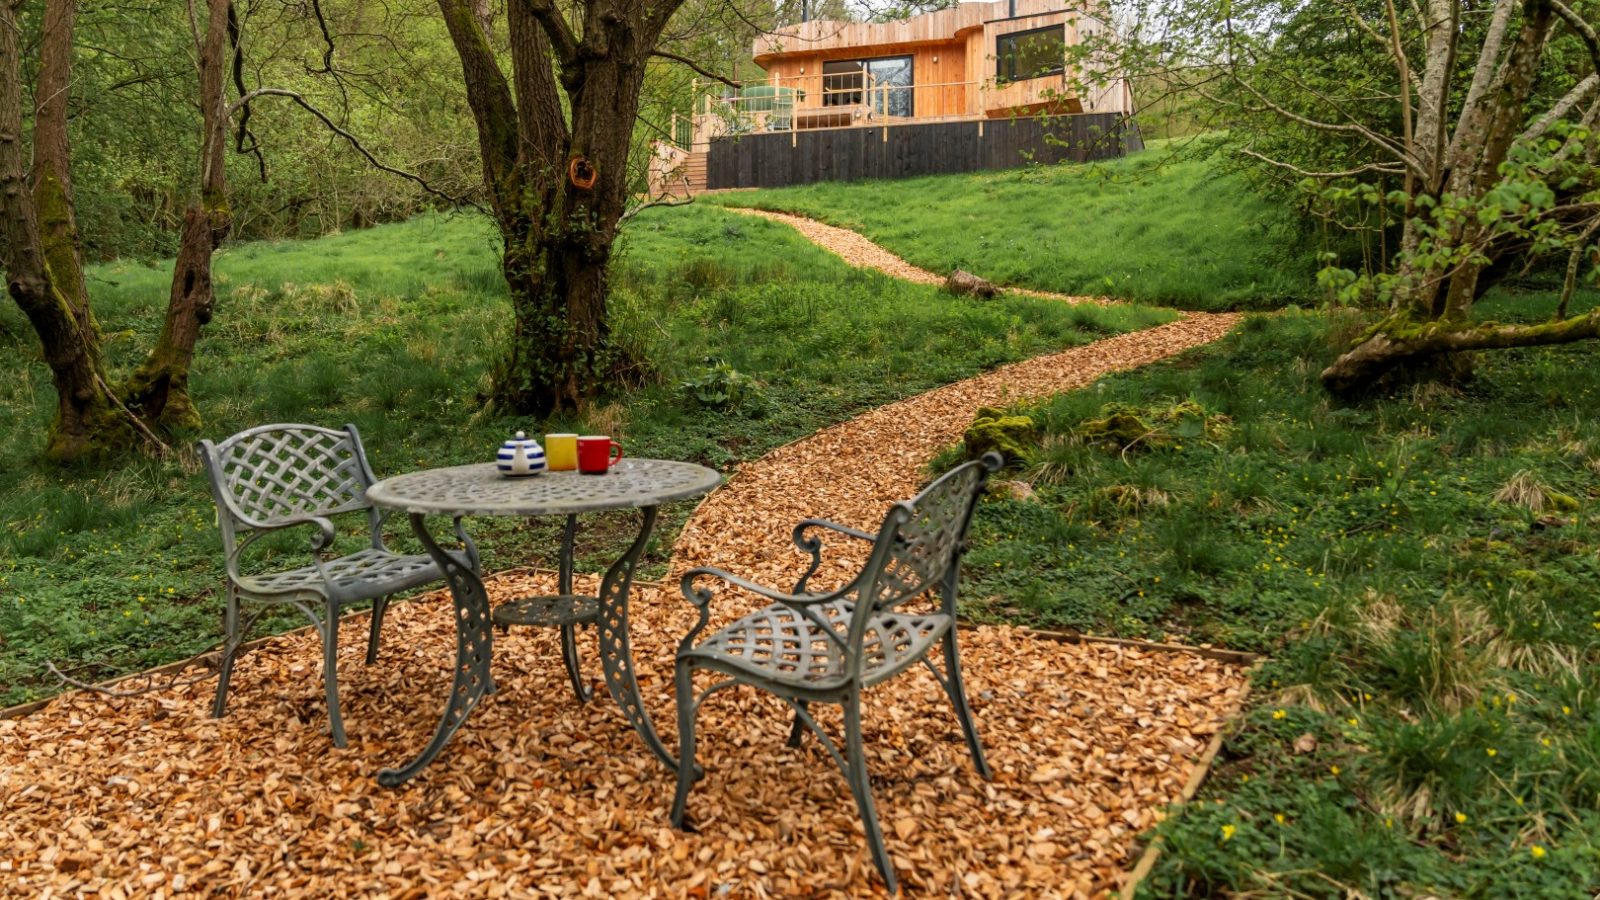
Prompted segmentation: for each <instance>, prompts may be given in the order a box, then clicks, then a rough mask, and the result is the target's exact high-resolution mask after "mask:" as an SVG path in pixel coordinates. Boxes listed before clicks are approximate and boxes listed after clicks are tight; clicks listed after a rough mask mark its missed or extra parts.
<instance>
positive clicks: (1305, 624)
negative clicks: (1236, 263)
mask: <svg viewBox="0 0 1600 900" xmlns="http://www.w3.org/2000/svg"><path fill="white" fill-rule="evenodd" d="M1580 299H1581V302H1580V304H1579V305H1580V306H1582V307H1583V308H1589V307H1592V306H1593V305H1594V304H1595V303H1597V302H1600V295H1595V294H1586V295H1583V296H1582V297H1581V298H1580ZM1554 302H1555V298H1554V297H1551V296H1549V295H1548V294H1546V295H1543V296H1512V295H1506V294H1500V295H1494V296H1491V297H1490V298H1489V299H1488V300H1486V301H1485V303H1484V304H1483V307H1484V308H1483V309H1482V312H1483V313H1484V314H1485V315H1496V316H1506V315H1508V313H1509V314H1511V315H1512V316H1513V317H1514V316H1537V315H1539V314H1541V311H1542V310H1544V309H1548V307H1549V306H1550V305H1552V304H1553V303H1554ZM1357 327H1359V323H1357V322H1353V321H1346V320H1345V317H1340V316H1337V315H1336V316H1334V317H1332V318H1331V319H1329V318H1327V317H1325V316H1324V315H1322V314H1307V313H1284V314H1280V315H1278V316H1274V317H1270V318H1269V317H1252V318H1249V319H1247V320H1246V321H1245V322H1244V323H1243V325H1242V326H1241V327H1240V328H1239V329H1238V330H1237V331H1236V332H1235V333H1234V334H1233V335H1231V336H1230V337H1228V338H1226V339H1224V340H1223V341H1222V342H1220V343H1219V344H1217V345H1214V346H1212V347H1210V348H1206V349H1203V350H1201V351H1197V352H1195V353H1192V354H1188V355H1186V356H1184V357H1181V358H1179V359H1177V360H1174V361H1172V362H1169V363H1166V364H1162V365H1158V366H1152V367H1147V368H1145V369H1141V370H1139V371H1137V372H1133V373H1127V374H1122V375H1116V376H1111V377H1107V378H1104V379H1102V380H1101V381H1100V382H1098V383H1097V384H1095V385H1094V386H1092V387H1090V388H1087V389H1084V390H1081V391H1075V392H1071V393H1068V394H1063V395H1061V396H1059V397H1057V398H1055V399H1053V400H1051V401H1049V402H1046V403H1043V404H1040V405H1038V406H1037V407H1035V408H1034V409H1033V410H1032V411H1033V418H1034V421H1035V422H1036V423H1038V425H1039V427H1040V435H1039V438H1038V442H1037V444H1036V447H1035V453H1036V462H1035V465H1034V468H1033V470H1032V471H1031V472H1030V473H1029V474H1028V476H1027V477H1028V478H1030V479H1032V481H1033V486H1034V489H1035V490H1034V493H1033V496H1032V497H1031V498H1030V499H1029V500H1027V501H1026V502H1022V501H1018V500H1013V499H997V500H991V501H990V502H986V503H985V504H983V505H982V506H981V507H980V508H979V511H978V514H977V517H976V519H975V521H974V530H973V547H972V550H971V551H970V553H969V555H968V557H967V558H968V561H969V568H968V570H967V573H966V576H965V583H964V586H963V604H964V612H965V613H966V614H968V615H970V616H973V617H975V618H979V619H1006V620H1012V621H1022V622H1028V623H1034V624H1038V625H1044V626H1051V627H1068V628H1072V629H1077V630H1082V631H1087V632H1093V633H1102V634H1114V635H1122V636H1129V637H1145V638H1155V639H1173V640H1181V641H1183V642H1186V643H1191V644H1192V643H1211V644H1220V645H1224V646H1229V647H1235V648H1240V649H1248V650H1254V651H1258V652H1262V653H1265V654H1268V656H1269V657H1270V659H1269V661H1268V662H1267V663H1266V664H1265V665H1264V667H1263V668H1262V669H1261V670H1260V672H1259V673H1258V675H1257V680H1256V685H1255V687H1256V690H1255V692H1254V694H1253V700H1252V703H1251V705H1250V707H1249V709H1248V710H1247V712H1246V715H1245V719H1244V722H1243V723H1242V724H1241V725H1240V726H1238V727H1237V729H1236V730H1235V731H1234V732H1233V733H1232V734H1231V735H1230V736H1229V738H1228V741H1227V743H1226V744H1225V745H1224V752H1223V753H1222V755H1221V756H1220V757H1219V762H1218V764H1217V767H1216V768H1215V769H1214V770H1213V772H1212V774H1211V776H1210V778H1209V780H1208V781H1207V784H1206V786H1205V787H1204V788H1203V790H1202V792H1201V794H1200V796H1199V798H1198V799H1197V800H1196V801H1195V802H1194V803H1192V804H1190V805H1189V806H1187V807H1186V808H1185V809H1184V810H1183V811H1181V812H1180V813H1179V814H1177V815H1176V816H1174V817H1173V818H1171V819H1169V820H1168V821H1167V822H1165V823H1164V824H1163V825H1162V826H1161V831H1162V833H1163V834H1164V835H1165V837H1166V850H1165V853H1164V855H1163V857H1162V863H1161V865H1160V866H1159V867H1158V869H1157V872H1156V876H1155V878H1154V880H1153V881H1152V882H1151V883H1150V884H1149V885H1148V886H1147V891H1146V893H1147V895H1149V896H1172V895H1178V894H1182V895H1188V894H1213V893H1214V894H1228V895H1237V894H1245V893H1258V894H1262V895H1269V896H1288V895H1310V896H1338V895H1345V894H1352V893H1360V894H1363V895H1366V896H1450V897H1460V896H1481V897H1503V896H1505V897H1509V896H1540V897H1544V896H1549V897H1579V896H1587V894H1586V893H1585V892H1586V891H1587V892H1588V893H1592V892H1593V891H1594V890H1595V888H1596V887H1600V883H1597V881H1596V877H1597V876H1596V873H1600V840H1597V838H1596V835H1597V834H1600V831H1596V827H1597V826H1600V795H1597V793H1596V788H1597V786H1600V785H1597V782H1596V779H1595V777H1594V775H1593V771H1594V770H1593V768H1592V767H1593V765H1594V762H1595V759H1596V757H1597V750H1596V743H1595V741H1596V736H1597V735H1600V704H1597V702H1596V697H1600V665H1597V663H1600V604H1597V603H1596V602H1595V599H1594V591H1593V583H1594V579H1595V578H1596V577H1597V575H1600V557H1597V556H1596V553H1595V546H1596V543H1597V542H1600V510H1597V508H1596V507H1595V502H1596V499H1597V498H1600V425H1597V424H1596V422H1595V421H1594V417H1593V416H1592V415H1591V411H1592V410H1593V408H1594V404H1595V403H1596V401H1597V397H1596V393H1595V391H1596V389H1595V388H1594V386H1593V385H1592V384H1591V383H1590V382H1591V380H1592V379H1590V377H1589V375H1588V373H1589V372H1591V371H1592V370H1593V367H1594V366H1595V364H1596V362H1597V361H1600V348H1596V347H1593V346H1588V345H1581V346H1572V347H1567V348H1562V349H1559V350H1512V351H1507V352H1505V353H1503V354H1497V355H1495V356H1494V357H1493V358H1489V359H1485V360H1483V361H1482V362H1481V363H1480V372H1479V379H1478V380H1477V381H1476V382H1474V383H1473V384H1472V385H1471V386H1469V387H1467V388H1465V389H1461V390H1449V389H1444V388H1440V387H1437V386H1432V387H1423V388H1417V389H1416V390H1415V391H1413V392H1411V393H1410V394H1407V395H1404V396H1399V397H1394V398H1390V399H1386V400H1382V401H1379V402H1374V403H1372V404H1371V405H1366V406H1354V407H1350V406H1339V405H1336V404H1335V403H1333V402H1332V401H1330V399H1329V398H1328V397H1327V395H1326V394H1325V393H1323V392H1322V391H1321V389H1320V387H1319V385H1318V382H1317V373H1318V372H1319V371H1320V369H1321V368H1322V366H1323V365H1324V364H1325V362H1326V361H1327V360H1329V359H1331V358H1332V356H1333V355H1334V354H1335V353H1336V352H1337V349H1338V347H1339V346H1342V345H1343V343H1344V338H1343V335H1346V334H1348V333H1349V331H1350V330H1351V329H1352V328H1357ZM1189 403H1193V404H1196V405H1197V408H1199V409H1203V410H1205V411H1206V413H1207V415H1208V416H1218V417H1222V416H1225V417H1226V420H1227V421H1228V422H1229V423H1231V424H1230V425H1229V427H1227V428H1226V429H1223V430H1220V431H1218V432H1216V433H1214V434H1213V435H1212V436H1211V437H1210V438H1209V439H1206V440H1196V439H1185V440H1182V441H1181V442H1179V443H1177V444H1173V445H1172V446H1171V447H1170V449H1169V450H1168V451H1166V452H1159V453H1133V452H1129V453H1122V452H1109V453H1108V452H1106V451H1105V450H1101V449H1098V448H1096V447H1094V446H1091V445H1086V444H1085V443H1084V442H1083V441H1082V440H1081V439H1080V437H1079V431H1080V430H1081V429H1082V427H1083V426H1084V424H1085V423H1087V422H1092V421H1094V420H1096V419H1102V418H1105V416H1104V410H1106V409H1107V408H1115V409H1124V410H1134V411H1138V412H1139V415H1140V418H1142V419H1143V418H1147V417H1148V418H1155V415H1154V414H1153V413H1152V412H1151V411H1158V410H1163V409H1169V408H1181V407H1184V406H1185V405H1186V404H1189ZM1191 421H1193V419H1192V418H1191ZM1179 444H1181V446H1182V449H1181V450H1179V449H1178V446H1179ZM1508 486H1511V488H1512V490H1511V491H1510V492H1509V494H1508V493H1507V488H1508ZM1530 486H1541V490H1544V489H1547V490H1550V491H1554V492H1557V493H1560V494H1562V495H1565V496H1567V497H1569V498H1572V499H1574V500H1575V502H1576V504H1577V508H1576V509H1563V508H1561V507H1560V506H1559V505H1551V504H1546V505H1544V506H1543V507H1542V508H1541V512H1539V513H1535V512H1533V510H1532V509H1530V508H1529V507H1528V506H1527V505H1526V503H1525V501H1526V500H1527V499H1528V498H1529V497H1530V495H1531V488H1530Z"/></svg>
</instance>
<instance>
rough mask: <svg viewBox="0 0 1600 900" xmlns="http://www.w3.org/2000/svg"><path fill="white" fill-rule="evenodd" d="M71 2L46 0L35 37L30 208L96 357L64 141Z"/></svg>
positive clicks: (54, 275)
mask: <svg viewBox="0 0 1600 900" xmlns="http://www.w3.org/2000/svg"><path fill="white" fill-rule="evenodd" d="M76 25H77V3H76V2H75V0H49V2H47V3H46V4H45V6H44V27H43V30H42V31H41V32H40V35H39V83H38V88H37V90H36V91H35V92H34V94H35V96H36V97H37V98H38V99H37V103H38V107H37V109H36V111H35V114H34V128H33V173H32V185H31V186H32V188H33V204H34V210H35V212H36V213H37V215H38V217H39V241H40V245H41V247H42V249H43V250H44V264H45V271H46V273H47V274H48V275H49V278H50V283H51V284H52V285H53V286H54V288H55V290H57V291H59V292H60V293H61V296H62V298H63V299H64V300H66V302H67V305H68V306H70V307H71V308H72V314H73V318H75V319H76V320H77V322H78V328H79V329H80V330H81V331H82V332H83V333H84V334H85V335H89V336H91V338H92V340H93V342H94V344H95V355H98V349H99V347H98V345H99V338H100V330H99V325H98V324H97V323H96V322H95V320H94V314H93V312H91V311H90V308H89V292H88V289H87V287H86V286H85V284H84V277H83V237H82V235H81V234H79V232H78V220H77V213H76V205H75V202H74V200H73V194H72V166H71V160H72V150H71V144H70V142H69V141H68V138H67V113H68V109H67V101H68V99H69V97H70V95H71V89H72V38H73V30H74V28H75V27H76Z"/></svg>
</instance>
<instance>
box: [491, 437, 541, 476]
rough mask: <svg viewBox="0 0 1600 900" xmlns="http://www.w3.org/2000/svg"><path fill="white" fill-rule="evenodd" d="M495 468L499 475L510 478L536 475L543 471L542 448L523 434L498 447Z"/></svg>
mask: <svg viewBox="0 0 1600 900" xmlns="http://www.w3.org/2000/svg"><path fill="white" fill-rule="evenodd" d="M495 467H496V468H497V469H499V470H500V474H501V475H505V476H507V477H511V478H517V477H521V476H523V475H537V474H539V473H540V472H543V471H544V469H545V463H544V448H543V447H541V446H539V442H538V441H536V440H534V439H533V438H530V437H528V436H527V435H526V434H524V433H523V432H520V431H519V432H517V436H516V437H514V438H512V439H511V440H509V441H506V442H505V443H504V444H501V445H500V452H499V453H498V454H497V455H496V457H495Z"/></svg>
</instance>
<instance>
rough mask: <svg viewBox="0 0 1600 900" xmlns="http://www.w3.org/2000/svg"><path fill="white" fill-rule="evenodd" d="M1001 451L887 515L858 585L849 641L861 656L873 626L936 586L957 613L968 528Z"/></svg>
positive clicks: (961, 469) (953, 473) (951, 475)
mask: <svg viewBox="0 0 1600 900" xmlns="http://www.w3.org/2000/svg"><path fill="white" fill-rule="evenodd" d="M1001 462H1002V460H1001V457H1000V454H998V453H986V454H984V456H983V458H982V459H979V460H975V461H973V462H968V463H963V464H962V465H959V466H957V467H956V468H954V469H951V470H950V471H949V472H946V473H945V474H944V475H942V476H940V477H939V478H938V480H936V481H934V482H933V483H932V484H930V485H928V486H927V487H926V488H924V489H923V490H922V492H921V493H919V494H917V495H916V496H915V497H913V498H911V499H910V500H906V501H904V502H901V503H896V504H895V505H894V506H893V507H891V508H890V509H889V513H888V515H886V516H884V519H883V527H882V528H880V529H878V539H877V544H876V545H875V546H874V547H873V551H872V556H871V558H870V559H869V560H868V562H867V566H866V568H865V569H864V570H863V571H862V573H861V576H860V578H859V580H858V581H857V582H856V584H857V594H856V596H857V598H858V602H857V604H856V609H855V613H854V615H853V616H852V618H851V622H850V631H849V636H848V638H847V647H848V649H849V652H850V653H851V654H852V655H853V656H854V657H855V658H857V659H859V658H860V652H861V645H862V640H863V637H864V635H865V634H866V630H867V622H868V621H869V620H870V619H871V618H872V617H873V616H876V615H878V614H880V613H883V612H885V611H888V610H892V609H893V608H895V607H896V606H899V605H900V604H902V603H905V602H907V601H909V600H913V599H915V598H917V597H919V596H921V595H923V594H924V593H926V592H927V591H928V590H929V589H930V588H933V587H936V586H937V587H938V588H939V590H940V591H941V597H940V604H941V607H942V609H941V611H942V612H944V613H946V614H947V615H952V616H953V615H955V611H956V609H955V603H956V576H957V574H958V573H959V571H960V567H961V556H962V554H963V553H964V552H965V551H966V539H967V528H968V527H969V526H970V525H971V524H972V513H973V511H974V510H975V509H976V508H977V505H978V498H979V497H980V496H982V495H983V490H984V486H985V485H986V484H987V483H988V480H989V475H990V474H991V473H993V472H995V471H998V470H999V468H1000V465H1001Z"/></svg>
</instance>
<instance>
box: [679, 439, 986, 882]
mask: <svg viewBox="0 0 1600 900" xmlns="http://www.w3.org/2000/svg"><path fill="white" fill-rule="evenodd" d="M1000 463H1001V459H1000V457H999V455H998V454H993V453H991V454H988V455H986V456H984V458H983V459H982V460H979V461H977V462H971V463H966V464H965V465H962V466H958V467H957V468H955V469H954V470H952V471H950V472H949V473H947V474H945V475H944V476H943V477H942V478H940V479H938V480H937V481H935V482H934V483H933V484H931V485H929V486H928V487H927V488H926V489H925V490H923V491H922V493H920V494H918V495H917V496H916V497H913V498H912V499H910V500H908V501H906V502H904V503H897V504H895V505H894V506H893V507H891V508H890V510H889V513H888V514H887V515H886V516H884V520H883V525H882V527H881V528H879V530H878V533H877V534H875V535H873V534H868V533H866V532H862V531H856V530H855V529H853V528H847V527H845V526H842V525H837V524H834V523H832V522H828V521H826V520H822V519H807V520H806V521H804V522H801V523H800V524H799V525H798V526H797V527H796V528H795V530H794V540H795V545H796V546H797V547H799V548H800V549H801V550H802V551H804V552H807V553H810V554H811V557H812V561H811V566H810V568H809V569H808V570H807V571H806V573H805V575H803V576H801V578H800V580H799V582H798V583H797V584H796V586H795V593H790V594H786V593H783V592H781V591H777V590H774V589H772V588H769V587H764V586H762V585H759V584H755V583H754V582H751V581H747V580H745V579H743V578H740V577H738V576H736V575H733V574H731V573H728V572H725V571H722V570H720V569H712V568H700V569H691V570H690V571H689V572H687V573H685V574H684V576H683V595H684V597H685V598H687V599H688V600H689V602H690V603H693V604H694V605H695V606H696V607H698V608H699V610H700V618H699V621H698V622H697V623H696V625H695V627H694V629H693V630H692V631H690V632H689V634H688V635H686V636H685V637H684V639H683V641H682V642H681V643H680V644H679V645H678V656H677V666H676V672H675V680H676V685H677V705H678V734H679V739H680V741H681V746H680V747H679V750H678V790H677V796H676V797H675V798H674V800H673V804H672V823H673V825H674V826H677V827H680V828H681V827H683V820H684V813H685V810H686V806H687V803H688V798H689V789H690V787H691V786H692V785H693V784H694V782H695V780H696V766H695V763H694V745H695V734H694V729H695V715H696V712H697V711H698V710H699V708H700V704H701V703H702V702H704V700H705V698H706V696H707V695H709V694H711V693H713V692H715V691H718V690H721V689H723V688H726V687H730V686H733V685H737V684H748V685H752V686H754V687H757V688H760V689H762V690H765V691H767V692H769V693H772V694H775V695H777V696H778V697H780V698H782V699H783V700H785V701H787V702H788V703H789V704H790V705H791V706H792V707H793V708H794V711H795V722H794V726H793V729H792V731H791V735H790V743H791V744H795V743H798V741H799V738H800V736H801V734H802V728H805V729H809V730H810V731H812V732H813V733H814V734H816V735H817V737H818V738H819V739H820V740H821V741H822V743H823V746H824V747H825V748H826V749H827V751H828V753H829V755H830V756H831V757H832V758H833V760H834V762H835V763H837V764H838V766H839V769H840V771H841V772H843V774H844V777H845V782H846V784H847V785H848V786H849V787H850V792H851V794H852V795H853V796H854V797H855V801H856V806H857V807H858V809H859V810H860V812H861V819H862V824H863V826H864V828H865V831H866V835H867V846H868V848H869V849H870V850H871V852H872V859H873V862H874V863H875V864H876V865H877V867H878V871H879V872H880V873H882V875H883V877H884V880H885V881H887V882H888V884H889V889H890V891H891V892H892V891H894V890H896V888H897V883H896V880H895V874H894V866H893V865H892V864H891V862H890V859H889V854H888V851H887V850H886V849H885V848H884V844H883V833H882V830H881V829H880V828H879V826H878V814H877V811H876V808H875V807H874V805H873V801H872V791H871V785H870V783H869V780H868V776H867V768H866V755H865V752H864V750H863V745H862V737H861V691H862V689H863V688H866V687H870V686H872V685H874V684H878V683H880V682H883V681H887V680H888V679H890V678H891V677H893V676H894V675H896V674H897V673H899V672H901V671H904V670H905V669H907V668H909V667H910V666H911V665H913V664H915V663H917V662H923V663H926V664H927V666H928V669H929V670H930V671H932V672H933V675H934V678H935V679H936V680H937V681H938V682H939V684H940V686H941V687H943V688H944V690H945V694H946V696H948V697H949V698H950V703H951V705H952V706H953V707H954V708H955V713H956V719H957V721H958V722H959V723H960V725H961V730H962V733H963V735H964V736H965V738H966V741H967V749H968V751H969V752H970V753H971V754H972V761H973V765H974V766H975V767H976V768H977V770H978V773H979V774H980V775H982V776H983V777H985V778H988V777H990V774H991V773H990V770H989V764H988V762H987V761H985V759H984V757H983V748H982V746H981V744H980V743H979V741H978V732H977V727H976V725H975V724H974V723H973V720H972V710H971V708H970V707H969V706H968V704H967V696H966V689H965V687H964V686H963V685H962V681H961V663H960V657H959V654H958V652H957V648H956V631H955V615H956V588H957V579H958V575H959V573H960V567H961V556H962V553H963V552H964V550H965V546H966V533H967V528H968V527H969V526H970V525H971V522H972V513H973V510H974V509H975V508H976V506H977V503H978V498H979V497H980V496H981V495H982V493H983V489H984V485H985V484H986V483H987V481H988V477H989V475H990V474H991V473H992V472H995V471H997V470H998V469H999V468H1000ZM818 530H830V531H833V532H835V533H837V534H841V535H844V536H846V537H851V538H855V539H860V540H870V541H872V542H873V551H872V555H871V556H870V557H869V558H868V560H867V563H866V565H865V566H864V567H863V568H862V570H861V572H860V573H859V574H858V575H857V576H856V577H855V578H854V579H852V580H851V581H850V582H849V583H848V584H846V585H845V586H844V587H842V588H840V589H839V590H837V591H833V592H830V593H807V592H806V582H807V581H808V580H809V579H810V577H811V576H812V575H813V574H815V573H816V572H817V570H818V568H819V567H820V566H821V563H822V541H821V539H820V538H819V537H814V536H812V534H811V532H813V531H818ZM701 578H715V579H718V580H721V581H723V582H726V583H728V584H730V585H733V586H735V587H737V588H740V589H742V590H745V591H748V592H751V593H753V594H756V595H757V596H761V597H765V598H767V599H768V600H771V601H774V602H773V603H772V605H771V606H768V607H766V608H764V609H761V610H759V611H757V612H755V613H751V614H750V615H747V616H744V617H742V618H740V619H738V620H736V621H734V622H733V623H732V624H730V625H728V626H726V627H724V628H721V629H719V630H718V631H716V632H715V633H713V634H712V635H711V636H710V637H709V638H706V639H705V640H704V641H700V640H699V637H700V634H701V632H703V631H704V630H705V628H706V627H707V625H708V624H709V622H710V605H711V599H712V592H711V590H710V589H709V588H706V587H700V586H698V585H697V583H696V582H697V581H698V580H699V579H701ZM935 588H937V590H938V593H939V610H938V612H936V613H927V614H911V613H902V612H899V611H897V610H896V607H897V606H899V605H900V604H902V603H905V602H906V601H908V600H911V599H913V598H916V597H919V596H922V595H924V594H926V593H928V592H929V591H930V590H932V589H935ZM936 645H939V646H942V647H943V654H944V671H943V672H941V671H940V670H939V669H938V668H937V667H936V666H934V664H933V663H932V661H931V660H930V659H929V657H930V655H931V651H932V650H933V648H934V646H936ZM700 669H709V670H712V671H715V672H719V673H721V674H723V675H725V676H727V678H726V680H724V681H720V682H717V683H716V684H714V685H712V686H711V687H709V688H707V689H706V690H705V692H704V693H701V694H700V695H699V696H696V695H695V693H694V684H693V675H694V672H696V671H698V670H700ZM812 702H829V703H838V704H840V705H842V706H843V707H844V723H845V750H844V752H843V753H840V752H839V749H838V747H837V746H836V745H835V744H834V742H833V740H832V739H831V738H829V737H828V735H827V733H826V732H824V731H823V730H822V729H821V728H820V727H819V726H818V725H817V722H816V720H815V719H813V718H812V717H811V715H810V713H809V712H808V711H807V704H809V703H812Z"/></svg>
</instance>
